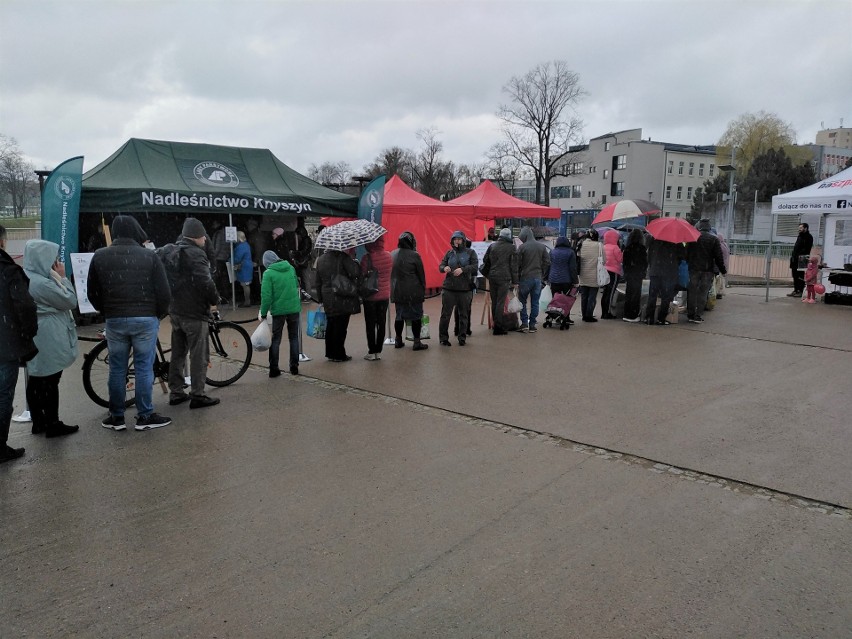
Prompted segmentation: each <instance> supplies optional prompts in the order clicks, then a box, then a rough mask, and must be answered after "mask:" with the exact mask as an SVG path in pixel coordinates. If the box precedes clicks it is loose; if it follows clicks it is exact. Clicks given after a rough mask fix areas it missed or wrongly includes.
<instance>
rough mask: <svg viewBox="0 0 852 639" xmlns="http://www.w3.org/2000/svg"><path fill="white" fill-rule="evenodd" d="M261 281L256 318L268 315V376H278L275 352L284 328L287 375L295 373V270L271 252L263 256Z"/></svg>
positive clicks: (298, 302)
mask: <svg viewBox="0 0 852 639" xmlns="http://www.w3.org/2000/svg"><path fill="white" fill-rule="evenodd" d="M263 267H264V268H265V269H266V270H265V271H264V272H263V280H262V281H261V283H260V314H259V317H260V319H264V318H265V317H266V314H267V313H269V312H271V313H272V345H271V346H270V348H269V376H270V377H278V376H279V375H281V369H280V368H278V351H279V349H280V347H281V335H282V333H283V332H284V325H285V324H286V325H287V338H288V339H289V340H290V374H291V375H298V374H299V314H300V313H301V311H302V299H301V296H300V295H299V279H298V277H297V276H296V269H294V268H293V265H292V264H290V262H288V261H286V260H282V259H281V258H280V257H278V254H277V253H275V252H274V251H266V252H265V253H264V254H263Z"/></svg>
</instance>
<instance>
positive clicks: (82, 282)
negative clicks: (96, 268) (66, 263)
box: [71, 253, 98, 313]
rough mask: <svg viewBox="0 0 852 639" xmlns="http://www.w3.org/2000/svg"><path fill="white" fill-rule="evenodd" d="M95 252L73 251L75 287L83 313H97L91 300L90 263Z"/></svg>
mask: <svg viewBox="0 0 852 639" xmlns="http://www.w3.org/2000/svg"><path fill="white" fill-rule="evenodd" d="M93 255H94V253H71V268H72V270H73V271H74V289H75V290H76V291H77V306H78V307H79V308H80V312H81V313H97V312H98V311H97V309H95V307H94V306H92V303H91V302H90V301H89V291H88V283H89V264H91V262H92V256H93Z"/></svg>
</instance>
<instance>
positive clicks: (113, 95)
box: [0, 0, 852, 174]
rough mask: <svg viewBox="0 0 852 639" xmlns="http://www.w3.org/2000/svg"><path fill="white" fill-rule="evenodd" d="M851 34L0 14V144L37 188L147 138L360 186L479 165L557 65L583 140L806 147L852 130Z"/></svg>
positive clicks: (271, 14) (611, 13)
mask: <svg viewBox="0 0 852 639" xmlns="http://www.w3.org/2000/svg"><path fill="white" fill-rule="evenodd" d="M850 25H852V2H851V1H850V0H825V1H808V0H774V1H771V2H762V1H757V0H737V1H735V2H730V1H727V0H677V1H669V0H657V1H654V0H644V1H638V0H634V1H630V2H616V1H607V0H594V1H593V0H584V1H575V0H558V1H555V2H549V1H543V0H542V1H527V2H523V1H521V0H514V1H511V2H510V1H499V0H493V1H480V2H476V1H470V0H455V1H454V2H439V1H430V0H395V1H390V0H388V1H384V2H367V1H356V0H352V1H347V2H343V1H341V2H330V1H325V0H312V1H310V2H306V1H285V0H227V1H220V0H197V1H195V0H182V1H181V0H168V1H153V0H144V1H138V2H136V1H127V0H108V1H100V0H90V1H87V0H77V1H73V0H65V1H64V2H51V1H49V0H0V56H2V57H1V58H0V133H3V134H5V135H7V136H10V137H14V138H16V139H17V141H18V143H19V146H20V148H21V149H22V150H23V152H24V153H25V155H27V156H28V157H29V158H30V159H31V160H32V161H33V162H34V163H35V164H36V165H37V167H38V168H45V167H46V168H53V167H54V166H56V165H57V164H58V163H60V162H61V161H63V160H65V159H67V158H69V157H72V156H76V155H84V156H85V169H86V170H88V169H91V168H92V167H94V166H95V165H96V164H98V163H100V162H101V161H103V160H104V159H106V158H107V157H108V156H109V155H110V154H111V153H112V152H113V151H115V150H116V149H117V148H118V147H119V146H121V144H123V143H124V142H125V141H126V140H127V139H128V138H131V137H139V138H151V139H160V140H179V141H188V142H207V143H212V144H225V145H232V146H252V147H264V148H269V149H271V150H272V152H273V153H274V154H275V155H276V156H278V157H279V158H280V159H281V160H282V161H284V162H285V163H286V164H288V165H290V166H291V167H293V168H294V169H296V170H298V171H302V172H304V171H306V170H307V168H308V167H309V166H310V165H311V164H312V163H315V164H321V163H322V162H325V161H333V162H336V161H345V162H348V163H349V164H350V166H351V167H352V169H353V171H354V172H355V173H356V174H357V173H358V172H359V171H360V170H361V169H362V168H363V167H364V166H365V165H366V164H368V163H369V162H371V161H372V160H373V159H374V158H375V157H376V156H377V155H378V154H379V152H380V151H381V150H382V149H385V148H387V147H390V146H402V147H407V148H412V149H414V148H417V146H418V140H417V138H416V132H417V131H418V130H419V129H425V128H429V127H434V128H435V129H436V130H437V131H438V132H439V136H438V137H439V139H440V140H441V141H442V142H443V144H444V159H445V160H452V161H454V162H456V163H474V162H482V161H484V153H485V152H486V151H487V149H488V148H489V147H490V146H491V145H492V144H493V143H494V142H495V141H497V140H498V139H499V137H500V134H499V129H498V121H497V119H496V117H495V115H494V113H495V111H496V109H497V107H498V105H499V104H500V103H501V101H505V98H504V96H503V94H502V87H503V86H504V85H505V84H506V82H507V81H508V80H509V79H510V78H511V77H512V76H518V75H523V74H524V73H525V72H526V71H528V70H529V69H531V68H532V67H534V66H535V65H536V64H539V63H542V62H547V61H551V60H557V59H562V60H565V61H566V62H567V63H568V66H569V68H571V69H572V70H573V71H575V72H577V73H578V74H579V76H580V82H581V84H582V86H583V87H584V88H585V89H586V91H587V92H588V96H587V97H586V98H585V99H584V100H583V102H582V103H581V104H580V105H579V107H578V115H579V116H580V117H581V118H582V119H583V121H584V122H585V127H584V139H585V140H588V139H589V138H592V137H597V136H599V135H602V134H604V133H607V132H610V131H618V130H623V129H629V128H642V129H643V135H644V137H645V138H648V137H651V138H653V139H654V140H658V141H664V142H674V143H681V144H714V143H716V142H717V140H718V139H719V137H720V136H721V135H722V133H723V132H724V130H725V128H726V125H727V124H728V122H730V121H731V120H732V119H734V118H736V117H738V116H739V115H741V114H743V113H747V112H757V111H761V110H764V111H768V112H774V113H776V114H777V115H778V116H779V117H780V118H781V119H782V120H784V121H786V122H789V123H791V124H792V125H793V128H794V129H795V131H796V133H797V136H798V140H797V141H798V142H799V143H807V142H813V141H814V136H815V134H816V132H817V131H818V130H819V129H820V128H821V123H824V124H825V127H826V128H833V127H838V126H840V120H841V118H842V119H843V123H844V126H846V127H852V39H850Z"/></svg>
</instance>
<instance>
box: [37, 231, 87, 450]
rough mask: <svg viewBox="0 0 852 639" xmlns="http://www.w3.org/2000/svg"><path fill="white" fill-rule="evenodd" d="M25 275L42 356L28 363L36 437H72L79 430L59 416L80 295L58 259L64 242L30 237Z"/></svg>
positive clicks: (73, 349)
mask: <svg viewBox="0 0 852 639" xmlns="http://www.w3.org/2000/svg"><path fill="white" fill-rule="evenodd" d="M24 273H26V274H27V277H28V278H29V280H30V295H31V296H32V298H33V299H34V300H35V303H36V306H37V309H38V334H37V335H36V337H35V345H36V348H38V355H36V356H35V357H34V358H32V359H31V360H30V361H28V362H27V373H28V375H29V379H28V380H27V405H28V406H29V409H30V415H31V416H32V422H33V427H32V432H33V435H39V434H42V433H44V434H45V435H46V436H47V437H60V436H62V435H70V434H71V433H76V432H77V431H78V430H80V427H79V426H69V425H67V424H65V423H63V422H62V421H61V420H60V419H59V380H60V378H61V377H62V371H63V370H65V369H66V368H68V367H69V366H71V364H73V363H74V360H76V359H77V327H76V325H75V324H74V317H73V315H72V314H71V311H72V309H73V308H74V307H75V306H77V293H76V292H75V291H74V287H73V286H72V285H71V282H70V281H68V278H67V277H65V265H64V264H63V263H62V262H61V261H60V260H59V245H58V244H55V243H53V242H48V241H46V240H30V241H29V242H27V244H26V246H25V247H24Z"/></svg>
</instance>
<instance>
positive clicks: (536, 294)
mask: <svg viewBox="0 0 852 639" xmlns="http://www.w3.org/2000/svg"><path fill="white" fill-rule="evenodd" d="M518 237H519V238H520V240H521V242H523V244H521V247H520V248H519V249H518V299H520V300H521V304H522V306H521V327H520V328H519V329H518V330H520V331H521V332H522V333H526V332H529V333H535V332H536V330H537V329H536V325H535V324H536V319H537V318H538V303H539V300H540V299H541V287H542V286H543V284H544V281H545V280H546V279H547V278H548V276H549V275H550V253H549V252H548V250H547V247H546V246H545V245H544V244H542V243H541V242H539V241H538V240H536V239H535V236H534V235H533V231H532V229H531V228H530V227H528V226H525V227H523V228H522V229H521V232H520V234H519V235H518ZM527 298H529V303H530V310H529V312H527Z"/></svg>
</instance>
